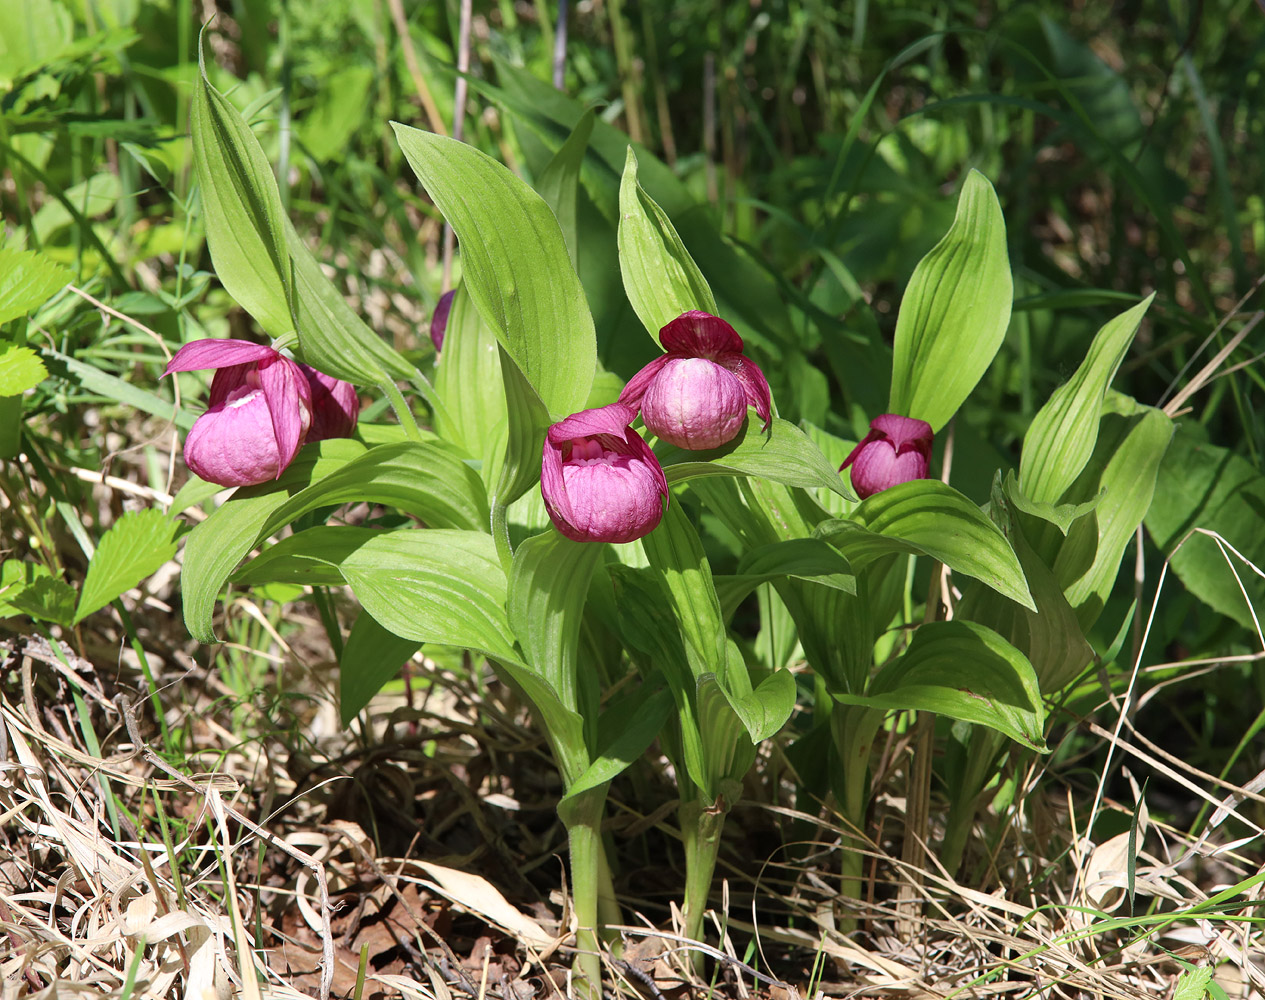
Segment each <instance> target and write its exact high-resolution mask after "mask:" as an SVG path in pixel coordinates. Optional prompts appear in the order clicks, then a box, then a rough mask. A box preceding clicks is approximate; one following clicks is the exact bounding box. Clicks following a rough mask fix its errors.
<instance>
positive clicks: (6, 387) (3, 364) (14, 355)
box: [0, 343, 48, 396]
mask: <svg viewBox="0 0 1265 1000" xmlns="http://www.w3.org/2000/svg"><path fill="white" fill-rule="evenodd" d="M46 378H48V369H47V368H45V367H44V362H42V361H41V360H40V359H39V355H38V354H36V353H35V352H34V351H33V350H31V349H30V348H29V347H18V346H17V345H16V344H6V343H0V396H20V395H21V394H22V393H24V392H26V390H27V389H34V388H35V387H36V386H37V385H39V384H40V383H41V382H43V381H44V379H46Z"/></svg>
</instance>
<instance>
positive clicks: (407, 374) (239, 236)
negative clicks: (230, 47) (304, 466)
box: [190, 47, 420, 385]
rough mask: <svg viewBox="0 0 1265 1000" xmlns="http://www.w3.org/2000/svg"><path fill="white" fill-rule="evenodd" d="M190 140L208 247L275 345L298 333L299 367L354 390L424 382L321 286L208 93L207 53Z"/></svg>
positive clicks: (240, 133)
mask: <svg viewBox="0 0 1265 1000" xmlns="http://www.w3.org/2000/svg"><path fill="white" fill-rule="evenodd" d="M198 64H199V74H198V79H197V82H196V86H195V88H194V96H193V113H192V116H191V118H190V134H191V137H192V140H193V159H194V164H195V166H196V168H197V176H198V186H199V188H200V189H201V196H202V215H203V219H204V223H205V226H206V237H207V245H208V247H209V248H210V251H211V260H212V261H213V262H214V264H215V271H216V274H217V276H218V277H219V279H220V281H221V282H222V283H223V285H224V287H225V289H226V290H227V291H228V293H229V295H231V296H232V297H233V298H234V299H235V300H236V301H237V302H238V303H239V304H240V305H241V306H242V307H243V308H244V309H245V310H246V311H247V312H249V313H250V314H251V315H252V316H254V317H255V319H256V320H257V321H258V322H259V325H260V326H262V327H263V329H264V331H265V332H267V333H268V334H269V335H270V336H272V337H280V336H283V335H285V334H287V333H289V332H290V331H292V330H293V331H296V332H297V334H298V338H299V352H298V353H299V354H300V355H301V357H302V360H304V361H306V362H307V363H308V364H310V365H312V366H314V367H315V368H318V369H319V370H320V371H323V372H325V373H327V374H329V375H333V376H335V377H337V378H341V379H345V380H347V381H349V382H353V383H356V384H358V385H382V384H384V383H387V382H390V381H392V380H394V379H399V378H404V379H413V380H415V381H416V380H418V379H419V378H420V376H419V375H418V372H417V369H416V368H414V367H413V366H412V365H411V364H409V363H408V362H407V361H405V360H404V358H403V357H401V356H400V355H399V354H397V353H396V352H395V351H394V350H393V349H392V348H391V347H389V346H388V345H387V344H386V343H385V342H384V341H383V340H382V339H381V338H380V337H378V336H377V335H375V334H374V333H373V331H372V330H370V329H369V328H368V327H367V326H365V324H364V322H363V321H362V320H361V319H360V317H358V316H357V315H356V314H355V312H354V311H353V310H352V308H351V307H350V306H349V305H348V304H347V301H346V299H345V298H344V297H343V296H342V294H341V293H340V292H339V291H338V289H336V288H335V287H334V285H333V284H332V283H331V282H330V280H329V279H328V278H327V277H325V274H324V272H323V271H322V270H321V267H320V265H319V264H318V263H317V261H316V258H315V257H314V256H313V255H312V252H311V251H310V250H309V249H308V248H307V245H306V244H305V243H304V242H303V240H302V239H301V238H300V237H299V235H298V233H297V232H296V231H295V229H294V226H293V225H291V223H290V220H289V219H287V218H286V217H285V213H284V212H283V210H282V206H281V195H280V193H279V192H278V190H277V183H276V180H275V179H274V178H273V175H272V170H271V168H270V167H269V165H268V160H267V158H266V157H265V156H264V152H263V149H262V147H260V145H259V141H258V140H257V139H256V138H255V136H254V133H252V132H251V130H250V126H249V125H247V124H246V119H245V118H243V117H242V115H241V114H240V113H239V112H238V111H237V109H236V108H235V107H233V105H232V103H230V102H229V100H228V99H227V98H226V97H225V96H224V95H223V94H221V93H220V92H219V91H218V90H216V89H215V88H214V87H213V86H211V83H210V81H209V80H208V79H207V76H206V66H205V63H204V61H203V55H202V50H201V47H199V52H198Z"/></svg>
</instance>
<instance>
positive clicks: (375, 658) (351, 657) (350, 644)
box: [338, 611, 422, 726]
mask: <svg viewBox="0 0 1265 1000" xmlns="http://www.w3.org/2000/svg"><path fill="white" fill-rule="evenodd" d="M421 645H422V644H421V642H419V641H418V640H416V639H405V638H402V637H401V636H398V635H396V634H395V633H394V632H392V631H390V630H389V629H385V628H383V627H382V626H381V625H379V624H378V622H377V619H375V618H374V617H373V615H371V614H369V613H368V612H367V611H361V612H360V614H359V615H357V616H356V624H355V625H353V626H352V627H351V634H349V635H348V636H347V642H346V643H345V644H344V646H343V655H342V656H341V657H339V660H338V716H339V718H340V719H341V720H342V724H343V725H344V726H349V725H351V720H352V719H354V718H355V717H356V714H357V713H358V712H359V711H360V710H361V709H362V708H364V707H365V706H366V705H368V704H369V701H370V699H371V698H373V696H374V695H376V694H377V693H378V692H379V691H381V690H382V686H383V685H384V684H386V683H387V682H388V681H389V680H391V678H393V677H394V676H395V675H396V674H398V673H399V672H400V667H401V666H403V665H404V664H405V663H407V662H408V660H409V659H410V658H411V657H412V656H413V654H414V653H416V652H417V650H418V649H419V648H420V647H421Z"/></svg>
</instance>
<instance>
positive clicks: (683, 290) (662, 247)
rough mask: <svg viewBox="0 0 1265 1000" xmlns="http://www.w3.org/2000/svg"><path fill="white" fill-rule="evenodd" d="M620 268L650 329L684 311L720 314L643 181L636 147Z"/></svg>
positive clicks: (625, 192) (628, 169) (628, 177)
mask: <svg viewBox="0 0 1265 1000" xmlns="http://www.w3.org/2000/svg"><path fill="white" fill-rule="evenodd" d="M618 239H619V269H620V272H621V273H622V274H623V277H624V291H625V292H626V293H627V295H628V301H629V302H630V303H632V307H633V310H634V311H635V312H636V313H637V317H638V318H639V319H640V320H641V322H642V324H643V325H644V326H645V328H646V331H647V332H648V333H649V334H650V336H651V337H653V338H654V341H655V343H658V342H659V331H660V330H661V329H662V328H663V327H664V326H666V325H667V324H668V323H670V322H671V321H672V320H674V319H676V318H677V317H678V316H680V315H681V313H683V312H688V311H689V310H691V309H701V310H703V312H707V313H711V314H712V315H713V316H714V315H716V313H717V308H716V300H715V298H713V297H712V290H711V288H710V287H709V286H708V284H707V279H706V278H704V277H703V274H702V272H701V271H699V269H698V265H697V264H695V263H694V258H692V257H691V256H690V254H689V251H688V250H686V249H685V244H684V243H682V242H681V237H680V236H678V235H677V232H676V228H675V227H674V226H673V225H672V222H671V221H670V220H669V219H668V217H667V215H666V213H664V211H663V209H661V208H660V207H659V206H658V205H657V204H655V201H654V199H653V198H651V197H650V195H648V194H646V192H645V190H644V189H643V188H642V187H641V185H640V184H639V183H637V155H636V154H635V153H634V152H633V149H632V147H631V146H629V147H628V157H627V159H626V161H625V163H624V176H623V180H622V181H621V183H620V186H619V237H618Z"/></svg>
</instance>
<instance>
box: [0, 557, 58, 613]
mask: <svg viewBox="0 0 1265 1000" xmlns="http://www.w3.org/2000/svg"><path fill="white" fill-rule="evenodd" d="M49 576H52V572H51V571H50V570H49V568H48V567H47V566H45V565H44V564H43V563H33V562H25V561H24V560H22V559H6V560H4V562H0V618H9V617H10V616H12V615H17V614H21V613H22V612H21V611H19V610H18V609H17V608H16V607H14V606H13V605H12V604H11V603H10V602H11V601H12V600H13V599H14V598H15V597H17V596H18V594H20V593H21V592H22V591H23V590H24V589H25V588H26V587H29V586H30V585H31V584H33V583H34V582H35V581H36V580H39V579H41V578H43V577H49Z"/></svg>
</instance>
